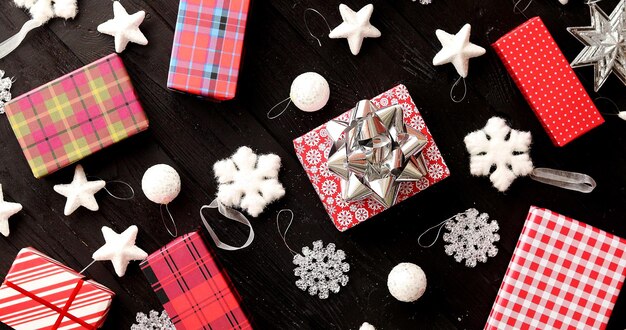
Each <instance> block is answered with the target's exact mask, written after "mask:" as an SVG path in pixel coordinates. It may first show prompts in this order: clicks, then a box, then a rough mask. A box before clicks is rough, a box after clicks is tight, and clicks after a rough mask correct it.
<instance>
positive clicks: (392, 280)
mask: <svg viewBox="0 0 626 330" xmlns="http://www.w3.org/2000/svg"><path fill="white" fill-rule="evenodd" d="M387 287H388V288H389V292H390V293H391V295H392V296H394V298H396V299H398V300H400V301H403V302H413V301H416V300H417V299H419V298H420V297H421V296H422V295H423V294H424V291H426V274H424V271H423V270H422V269H421V268H420V267H419V266H418V265H416V264H412V263H409V262H403V263H400V264H398V265H397V266H395V267H393V269H392V270H391V272H389V277H388V278H387Z"/></svg>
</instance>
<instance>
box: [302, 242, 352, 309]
mask: <svg viewBox="0 0 626 330" xmlns="http://www.w3.org/2000/svg"><path fill="white" fill-rule="evenodd" d="M345 259H346V253H345V252H344V251H343V250H336V249H335V244H333V243H329V244H328V245H326V247H324V243H322V241H315V242H313V249H310V248H309V247H308V246H305V247H303V248H302V254H296V255H295V256H294V257H293V263H294V265H296V266H297V267H296V268H295V269H294V271H293V272H294V274H295V275H296V276H298V277H300V279H298V280H297V281H296V286H297V287H298V288H300V289H301V290H302V291H308V292H309V294H310V295H312V296H315V295H317V296H318V297H319V298H320V299H327V298H328V296H329V293H330V292H333V293H338V292H339V289H341V287H342V286H346V284H348V280H349V278H348V275H346V274H344V273H347V272H348V271H350V265H349V264H348V263H347V262H344V260H345Z"/></svg>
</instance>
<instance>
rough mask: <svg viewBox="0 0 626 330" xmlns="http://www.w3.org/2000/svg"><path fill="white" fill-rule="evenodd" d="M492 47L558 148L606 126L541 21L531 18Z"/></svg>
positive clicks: (537, 18)
mask: <svg viewBox="0 0 626 330" xmlns="http://www.w3.org/2000/svg"><path fill="white" fill-rule="evenodd" d="M492 47H493V48H494V50H495V51H496V53H497V54H498V56H500V59H501V60H502V62H503V63H504V66H505V67H506V69H507V70H508V72H509V74H510V75H511V77H512V78H513V81H514V82H515V84H516V85H517V87H518V88H519V89H520V91H521V92H522V94H523V95H524V98H526V101H527V102H528V104H529V105H530V107H531V108H532V109H533V111H534V112H535V115H536V116H537V118H538V119H539V121H540V122H541V124H542V125H543V127H544V129H545V130H546V132H547V133H548V135H549V136H550V138H551V139H552V142H553V143H554V144H555V145H557V146H561V147H562V146H564V145H566V144H568V143H569V142H571V141H572V140H574V139H576V138H578V137H579V136H581V135H583V134H585V133H587V132H588V131H589V130H591V129H592V128H594V127H596V126H599V125H600V124H602V123H604V119H603V118H602V116H601V115H600V112H598V110H597V109H596V106H595V105H594V104H593V102H592V101H591V98H589V95H588V94H587V92H586V91H585V89H584V87H583V86H582V84H581V83H580V81H579V80H578V77H577V76H576V74H574V71H573V70H572V68H571V67H570V65H569V62H568V61H567V59H566V58H565V56H563V53H562V52H561V50H560V49H559V47H558V46H557V44H556V43H555V42H554V39H553V38H552V35H550V32H549V31H548V29H547V28H546V26H545V25H544V24H543V22H542V21H541V18H539V17H534V18H531V19H530V20H528V21H527V22H526V23H524V24H522V25H520V26H519V27H517V28H515V29H514V30H513V31H511V32H509V33H507V34H506V35H504V36H503V37H502V38H500V39H498V41H496V42H495V43H494V44H493V45H492Z"/></svg>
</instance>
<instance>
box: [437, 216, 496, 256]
mask: <svg viewBox="0 0 626 330" xmlns="http://www.w3.org/2000/svg"><path fill="white" fill-rule="evenodd" d="M488 221H489V214H487V213H479V212H478V210H476V209H473V208H472V209H468V210H467V211H465V212H464V213H459V214H457V215H456V216H454V217H453V218H451V219H449V220H447V221H446V222H445V225H444V226H445V228H446V229H447V230H448V231H449V232H447V233H444V234H443V241H444V242H446V243H449V244H447V245H446V246H445V247H444V250H445V251H446V254H447V255H449V256H454V260H456V261H457V262H461V261H463V260H464V259H465V266H467V267H470V268H471V267H475V266H476V263H477V262H483V263H484V262H487V259H488V257H495V256H496V255H497V254H498V248H497V247H496V246H495V245H494V243H495V242H497V241H499V240H500V235H499V234H498V233H497V232H498V230H499V229H500V227H499V226H498V222H497V221H496V220H492V221H491V222H488Z"/></svg>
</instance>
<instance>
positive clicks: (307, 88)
mask: <svg viewBox="0 0 626 330" xmlns="http://www.w3.org/2000/svg"><path fill="white" fill-rule="evenodd" d="M329 97H330V87H329V86H328V82H327V81H326V79H324V77H322V76H321V75H320V74H319V73H315V72H305V73H303V74H301V75H299V76H297V77H296V79H294V80H293V82H292V83H291V92H290V93H289V98H291V102H293V104H294V105H295V106H296V107H298V109H300V110H302V111H306V112H313V111H317V110H319V109H321V108H323V107H324V106H325V105H326V103H328V98H329Z"/></svg>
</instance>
